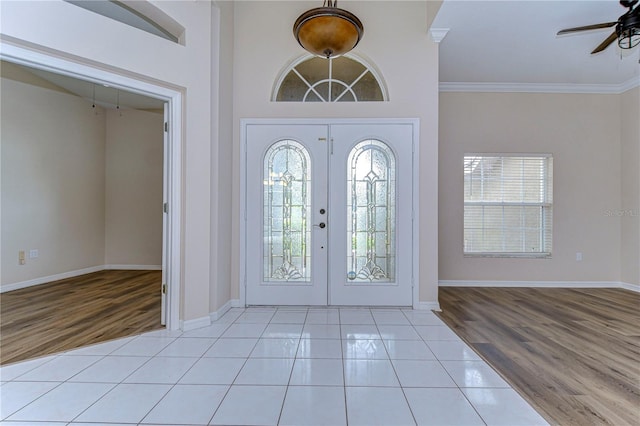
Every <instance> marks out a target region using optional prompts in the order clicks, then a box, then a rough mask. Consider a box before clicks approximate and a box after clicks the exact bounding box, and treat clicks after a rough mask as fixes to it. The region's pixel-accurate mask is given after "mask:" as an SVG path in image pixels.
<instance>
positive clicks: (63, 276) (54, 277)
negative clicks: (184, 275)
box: [0, 265, 162, 293]
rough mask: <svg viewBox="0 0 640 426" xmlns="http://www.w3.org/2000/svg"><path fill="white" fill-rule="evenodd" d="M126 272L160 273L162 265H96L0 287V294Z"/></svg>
mask: <svg viewBox="0 0 640 426" xmlns="http://www.w3.org/2000/svg"><path fill="white" fill-rule="evenodd" d="M116 269H121V270H127V271H161V270H162V265H98V266H91V267H90V268H83V269H77V270H75V271H69V272H63V273H61V274H54V275H48V276H46V277H39V278H34V279H31V280H27V281H20V282H17V283H12V284H5V285H3V286H2V287H0V293H5V292H7V291H12V290H19V289H21V288H27V287H31V286H34V285H40V284H46V283H50V282H53V281H58V280H64V279H67V278H73V277H79V276H80V275H85V274H92V273H94V272H100V271H105V270H116Z"/></svg>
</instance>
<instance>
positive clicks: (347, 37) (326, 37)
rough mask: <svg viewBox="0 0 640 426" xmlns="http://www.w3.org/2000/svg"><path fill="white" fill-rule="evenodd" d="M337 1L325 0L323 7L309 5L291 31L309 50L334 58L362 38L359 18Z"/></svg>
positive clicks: (351, 47) (345, 51)
mask: <svg viewBox="0 0 640 426" xmlns="http://www.w3.org/2000/svg"><path fill="white" fill-rule="evenodd" d="M336 4H337V1H335V0H325V2H324V3H323V5H322V7H317V8H315V9H310V10H308V11H306V12H305V13H303V14H302V15H300V16H299V17H298V19H296V22H295V24H294V25H293V35H294V37H295V38H296V40H297V41H298V43H299V44H300V46H302V47H303V48H304V49H305V50H307V51H308V52H310V53H313V54H314V55H317V56H321V57H323V58H335V57H337V56H340V55H343V54H345V53H347V52H349V51H350V50H351V49H353V48H354V47H356V45H357V44H358V43H359V42H360V40H361V39H362V35H363V34H364V27H363V26H362V22H360V20H359V19H358V17H357V16H356V15H354V14H353V13H351V12H349V11H346V10H344V9H339V8H338V7H336Z"/></svg>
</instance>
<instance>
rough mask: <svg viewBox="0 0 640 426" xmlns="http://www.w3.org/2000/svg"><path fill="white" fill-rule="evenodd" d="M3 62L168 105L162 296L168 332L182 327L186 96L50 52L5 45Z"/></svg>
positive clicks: (165, 150)
mask: <svg viewBox="0 0 640 426" xmlns="http://www.w3.org/2000/svg"><path fill="white" fill-rule="evenodd" d="M0 59H2V60H3V61H7V62H11V63H14V64H17V65H22V66H27V67H30V68H35V69H38V70H43V71H47V72H52V73H57V74H60V75H63V76H67V77H73V78H76V79H79V80H84V81H89V82H91V83H94V84H96V85H105V86H109V87H111V88H114V89H117V90H120V91H122V92H129V93H134V94H138V95H142V96H145V97H149V98H153V99H156V100H159V101H161V102H162V103H164V106H165V107H164V113H163V120H164V136H163V137H164V160H163V169H164V170H163V203H162V204H161V205H159V206H158V209H159V211H161V212H163V213H162V215H163V232H162V245H163V247H162V252H163V254H162V276H163V278H162V285H161V286H159V288H158V292H159V293H161V294H162V296H161V297H162V299H163V304H162V305H163V308H162V313H161V318H160V320H161V322H162V323H163V324H166V327H167V329H169V330H176V329H178V328H179V326H180V321H179V318H180V312H179V306H180V288H179V287H180V271H181V263H180V245H181V231H180V222H181V216H180V212H181V208H180V206H181V200H182V194H181V151H182V150H181V146H182V140H181V134H182V119H181V116H182V93H181V92H180V91H178V90H175V89H173V88H168V87H164V86H160V85H158V84H156V83H150V82H148V81H144V80H142V79H135V78H131V77H126V76H123V75H121V74H118V73H115V72H113V71H110V70H107V69H102V68H98V67H96V66H94V65H92V64H89V63H88V61H87V62H83V61H82V60H81V59H79V62H78V58H76V61H71V60H67V59H63V58H60V57H57V56H53V55H50V54H48V53H45V52H40V51H35V50H32V49H27V48H24V47H21V46H18V45H14V44H9V43H4V42H3V43H2V45H1V51H0Z"/></svg>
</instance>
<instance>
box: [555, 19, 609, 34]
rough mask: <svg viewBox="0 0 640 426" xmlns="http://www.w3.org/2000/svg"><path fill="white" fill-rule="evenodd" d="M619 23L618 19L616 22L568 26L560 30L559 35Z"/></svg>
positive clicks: (607, 26) (597, 28)
mask: <svg viewBox="0 0 640 426" xmlns="http://www.w3.org/2000/svg"><path fill="white" fill-rule="evenodd" d="M617 23H618V21H615V22H603V23H602V24H594V25H585V26H584V27H575V28H566V29H564V30H560V31H558V34H557V35H562V34H568V33H575V32H578V31H588V30H599V29H601V28H609V27H613V26H614V25H615V24H617Z"/></svg>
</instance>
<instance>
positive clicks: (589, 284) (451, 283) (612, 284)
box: [438, 280, 623, 288]
mask: <svg viewBox="0 0 640 426" xmlns="http://www.w3.org/2000/svg"><path fill="white" fill-rule="evenodd" d="M438 285H439V286H440V287H548V288H622V287H623V283H621V282H617V281H482V280H480V281H474V280H440V281H438Z"/></svg>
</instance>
